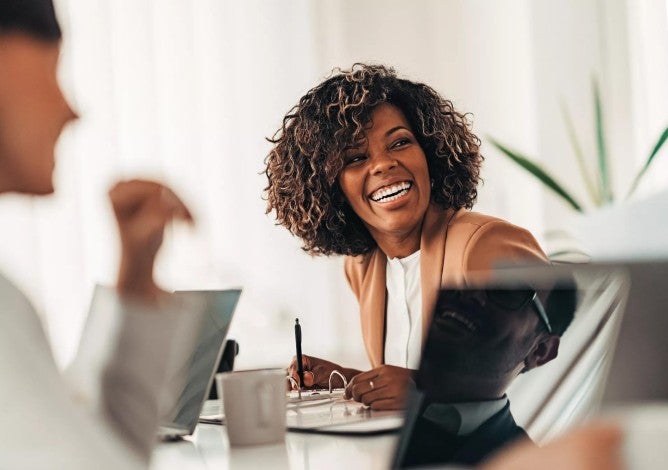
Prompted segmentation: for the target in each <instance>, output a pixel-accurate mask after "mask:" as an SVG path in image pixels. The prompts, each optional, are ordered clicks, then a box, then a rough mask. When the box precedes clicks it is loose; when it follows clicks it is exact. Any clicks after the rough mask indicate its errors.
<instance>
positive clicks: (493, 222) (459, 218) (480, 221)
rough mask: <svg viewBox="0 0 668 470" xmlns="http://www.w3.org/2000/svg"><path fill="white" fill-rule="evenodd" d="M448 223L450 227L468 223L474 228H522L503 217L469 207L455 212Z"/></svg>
mask: <svg viewBox="0 0 668 470" xmlns="http://www.w3.org/2000/svg"><path fill="white" fill-rule="evenodd" d="M448 225H449V226H450V227H453V226H465V225H468V226H471V227H472V228H481V227H491V226H497V225H498V226H506V227H515V228H518V229H521V227H518V226H517V225H514V224H511V223H510V222H508V221H507V220H504V219H501V218H499V217H495V216H493V215H488V214H483V213H481V212H475V211H469V210H467V209H460V210H458V211H457V212H455V213H454V215H453V216H452V218H451V219H450V222H449V223H448ZM522 230H523V229H522Z"/></svg>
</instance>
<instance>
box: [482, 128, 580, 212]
mask: <svg viewBox="0 0 668 470" xmlns="http://www.w3.org/2000/svg"><path fill="white" fill-rule="evenodd" d="M489 141H490V143H491V144H492V145H493V146H494V147H496V148H497V149H498V150H499V151H501V152H502V153H503V154H505V155H506V156H507V157H509V158H510V159H511V160H512V161H514V162H515V163H517V164H518V165H519V166H521V167H522V168H524V169H525V170H526V171H528V172H529V173H531V174H532V175H533V176H535V177H536V178H538V180H539V181H540V182H541V183H543V184H544V185H545V186H547V187H548V188H549V189H551V190H552V191H554V192H555V193H556V194H557V195H558V196H559V197H561V198H562V199H563V200H564V201H566V202H567V203H568V204H569V205H570V206H571V207H572V208H573V209H575V210H576V211H578V212H583V210H582V206H581V205H580V204H578V202H577V201H576V200H575V199H574V198H573V197H572V196H571V195H570V194H568V192H567V191H566V190H565V189H564V188H563V187H562V186H561V185H560V184H559V183H557V182H556V180H555V179H554V178H553V177H552V176H550V175H549V174H548V173H547V172H546V171H545V170H543V169H542V168H541V167H540V166H539V165H538V164H536V163H534V162H533V161H531V160H530V159H529V158H528V157H526V156H524V155H522V154H521V153H519V152H516V151H514V150H510V149H509V148H507V147H505V146H504V145H502V144H500V143H499V142H497V141H496V140H495V139H492V138H489Z"/></svg>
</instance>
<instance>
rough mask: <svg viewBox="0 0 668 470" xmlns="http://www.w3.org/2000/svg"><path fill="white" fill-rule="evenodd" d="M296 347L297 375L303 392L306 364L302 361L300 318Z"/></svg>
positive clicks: (296, 320) (296, 330) (297, 327)
mask: <svg viewBox="0 0 668 470" xmlns="http://www.w3.org/2000/svg"><path fill="white" fill-rule="evenodd" d="M295 347H296V348H297V374H298V375H299V389H300V390H301V389H302V388H303V387H304V362H303V360H302V327H301V326H299V318H295Z"/></svg>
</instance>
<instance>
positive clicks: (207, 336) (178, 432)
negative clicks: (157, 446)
mask: <svg viewBox="0 0 668 470" xmlns="http://www.w3.org/2000/svg"><path fill="white" fill-rule="evenodd" d="M174 294H175V295H176V296H177V297H182V298H184V299H186V300H187V299H193V300H195V301H199V302H202V301H203V302H204V304H205V308H204V315H203V319H202V326H201V328H200V332H199V337H198V340H197V341H196V348H195V350H194V351H193V353H192V355H191V357H190V359H189V360H188V366H187V371H186V373H185V382H184V383H185V385H184V388H183V391H182V392H181V395H180V396H179V399H178V401H177V402H176V405H175V407H174V409H173V411H172V412H171V413H170V414H169V416H170V417H169V419H168V420H167V421H166V422H163V423H162V424H161V426H160V427H159V429H158V437H159V438H161V439H163V440H176V439H179V438H181V437H183V436H188V435H190V434H192V433H193V432H194V430H195V426H197V422H198V420H199V415H200V412H201V410H202V407H203V405H204V402H205V401H206V399H207V397H208V395H209V389H210V388H211V384H212V381H213V377H214V375H215V373H216V368H217V366H218V363H219V362H220V358H221V355H222V353H223V349H224V346H225V338H226V336H227V331H228V329H229V327H230V323H231V321H232V315H233V313H234V310H235V308H236V306H237V303H238V301H239V296H240V295H241V289H228V290H202V291H176V292H175V293H174Z"/></svg>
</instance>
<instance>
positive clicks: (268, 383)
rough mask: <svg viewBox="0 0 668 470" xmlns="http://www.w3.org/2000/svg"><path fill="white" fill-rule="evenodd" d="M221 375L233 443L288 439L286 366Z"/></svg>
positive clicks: (226, 414)
mask: <svg viewBox="0 0 668 470" xmlns="http://www.w3.org/2000/svg"><path fill="white" fill-rule="evenodd" d="M219 377H220V383H221V384H222V389H223V395H222V397H223V408H224V411H225V425H226V427H227V436H228V438H229V441H230V445H232V446H245V445H254V444H271V443H275V442H281V441H283V440H284V439H285V414H286V398H285V370H284V369H260V370H246V371H236V372H227V373H223V374H220V375H219ZM217 379H218V377H217Z"/></svg>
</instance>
